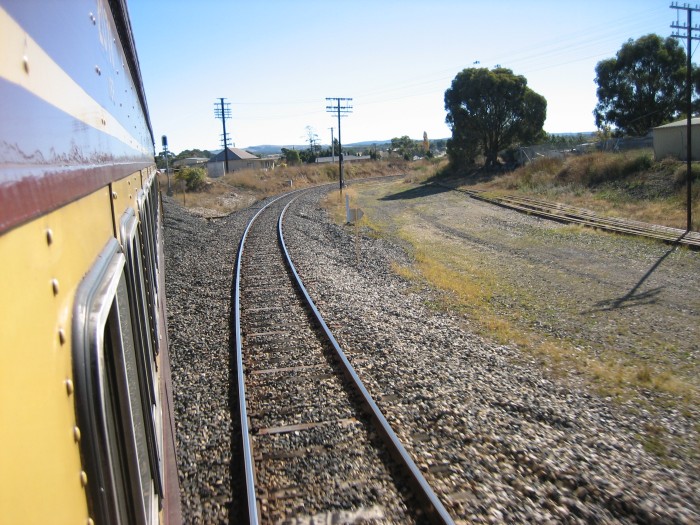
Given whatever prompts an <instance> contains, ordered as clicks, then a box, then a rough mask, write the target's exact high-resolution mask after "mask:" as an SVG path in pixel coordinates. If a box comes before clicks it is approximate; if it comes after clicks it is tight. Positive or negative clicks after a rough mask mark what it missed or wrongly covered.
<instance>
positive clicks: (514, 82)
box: [445, 67, 547, 166]
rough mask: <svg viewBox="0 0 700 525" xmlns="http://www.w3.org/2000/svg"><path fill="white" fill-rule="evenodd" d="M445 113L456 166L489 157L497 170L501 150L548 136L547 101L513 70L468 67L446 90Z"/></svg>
mask: <svg viewBox="0 0 700 525" xmlns="http://www.w3.org/2000/svg"><path fill="white" fill-rule="evenodd" d="M445 110H447V117H446V118H445V120H446V122H447V124H448V125H449V126H450V128H451V129H452V138H451V139H450V140H448V142H447V152H448V154H449V156H450V160H451V162H453V163H454V164H455V165H464V164H469V163H473V162H474V160H475V158H476V156H477V154H478V153H483V155H484V156H485V157H486V165H487V166H492V165H494V164H496V163H497V162H498V152H499V151H500V150H502V149H504V148H507V147H509V146H511V145H513V144H514V143H516V142H529V141H533V140H535V139H537V138H538V137H539V136H541V135H542V133H543V131H542V126H543V125H544V121H545V118H546V116H547V101H546V100H545V98H544V97H543V96H542V95H539V94H537V93H535V92H534V91H533V90H532V89H530V88H528V87H527V80H526V79H525V77H523V76H520V75H514V74H513V72H512V71H511V70H510V69H506V68H501V67H496V68H494V69H493V70H489V69H487V68H468V69H464V70H462V71H461V72H459V73H458V74H457V76H456V77H455V78H454V80H453V81H452V85H451V87H450V88H449V89H448V90H447V91H445Z"/></svg>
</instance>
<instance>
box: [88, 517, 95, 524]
mask: <svg viewBox="0 0 700 525" xmlns="http://www.w3.org/2000/svg"><path fill="white" fill-rule="evenodd" d="M87 525H95V522H94V521H92V518H88V522H87Z"/></svg>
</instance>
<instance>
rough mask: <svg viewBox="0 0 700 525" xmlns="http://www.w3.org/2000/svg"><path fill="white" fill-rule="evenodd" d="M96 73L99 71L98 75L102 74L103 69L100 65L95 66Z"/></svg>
mask: <svg viewBox="0 0 700 525" xmlns="http://www.w3.org/2000/svg"><path fill="white" fill-rule="evenodd" d="M95 73H97V74H98V75H101V74H102V70H101V69H100V66H95Z"/></svg>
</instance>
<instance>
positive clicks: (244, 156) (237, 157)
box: [207, 148, 275, 177]
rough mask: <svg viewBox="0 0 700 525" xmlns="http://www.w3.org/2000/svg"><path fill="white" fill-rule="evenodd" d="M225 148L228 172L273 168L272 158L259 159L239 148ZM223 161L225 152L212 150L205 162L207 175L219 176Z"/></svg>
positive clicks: (221, 173)
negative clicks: (226, 150)
mask: <svg viewBox="0 0 700 525" xmlns="http://www.w3.org/2000/svg"><path fill="white" fill-rule="evenodd" d="M227 149H228V171H229V173H231V172H234V171H238V170H244V169H252V170H271V169H274V168H275V160H274V159H261V158H260V157H256V156H255V155H253V154H252V153H248V152H247V151H245V150H242V149H239V148H227ZM225 162H226V154H225V151H224V150H220V151H217V152H214V155H213V156H212V157H211V158H210V159H209V162H207V175H208V176H209V177H221V176H222V175H223V174H224V170H225Z"/></svg>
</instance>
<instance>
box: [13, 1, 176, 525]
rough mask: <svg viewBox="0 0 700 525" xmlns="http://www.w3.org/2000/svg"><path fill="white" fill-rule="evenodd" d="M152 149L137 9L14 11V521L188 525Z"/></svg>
mask: <svg viewBox="0 0 700 525" xmlns="http://www.w3.org/2000/svg"><path fill="white" fill-rule="evenodd" d="M153 155H154V149H153V134H152V130H151V127H150V122H149V119H148V110H147V105H146V98H145V95H144V90H143V85H142V81H141V77H140V73H139V64H138V58H137V55H136V51H135V48H134V41H133V36H132V32H131V27H130V22H129V17H128V11H127V7H126V4H125V3H124V1H123V0H111V1H108V0H65V1H62V2H39V1H24V0H0V294H2V295H1V296H2V301H1V305H0V522H2V523H129V524H130V523H179V522H180V520H181V519H180V507H179V505H180V501H179V491H178V484H177V470H176V466H175V460H174V459H175V455H174V450H175V449H174V436H173V432H174V430H173V420H172V410H171V405H172V393H171V391H170V387H169V362H168V343H167V330H166V326H165V301H164V285H163V281H164V273H163V253H162V236H161V221H162V214H161V205H160V199H159V195H160V194H159V190H158V179H157V171H156V168H155V164H154V157H153Z"/></svg>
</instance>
